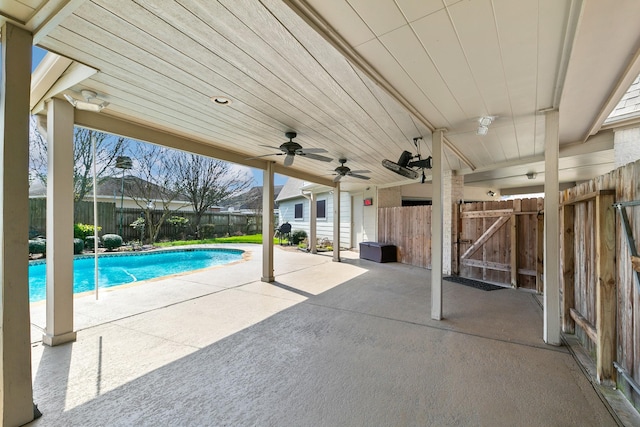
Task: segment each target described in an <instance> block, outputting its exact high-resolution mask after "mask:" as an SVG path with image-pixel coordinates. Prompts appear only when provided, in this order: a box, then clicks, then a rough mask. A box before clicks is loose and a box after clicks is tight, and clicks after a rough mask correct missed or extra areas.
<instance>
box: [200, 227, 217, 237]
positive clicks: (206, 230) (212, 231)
mask: <svg viewBox="0 0 640 427" xmlns="http://www.w3.org/2000/svg"><path fill="white" fill-rule="evenodd" d="M199 231H200V238H201V239H211V238H214V237H218V235H217V234H216V225H215V224H202V225H201V226H200V230H199Z"/></svg>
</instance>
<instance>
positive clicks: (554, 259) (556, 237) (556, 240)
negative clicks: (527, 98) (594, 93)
mask: <svg viewBox="0 0 640 427" xmlns="http://www.w3.org/2000/svg"><path fill="white" fill-rule="evenodd" d="M559 124H560V120H559V113H558V111H557V110H554V111H547V112H546V113H545V141H544V331H543V335H544V341H545V342H546V343H547V344H551V345H560V212H559V209H560V196H559V193H560V187H559V184H558V157H559V155H558V149H559V148H558V147H559Z"/></svg>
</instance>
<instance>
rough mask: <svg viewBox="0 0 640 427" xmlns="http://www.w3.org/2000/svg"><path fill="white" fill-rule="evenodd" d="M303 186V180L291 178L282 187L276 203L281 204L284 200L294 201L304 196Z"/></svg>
mask: <svg viewBox="0 0 640 427" xmlns="http://www.w3.org/2000/svg"><path fill="white" fill-rule="evenodd" d="M303 185H304V181H303V180H301V179H297V178H291V177H290V178H289V179H288V180H287V182H286V183H285V184H284V186H283V187H282V190H280V194H278V197H276V202H281V201H283V200H288V199H294V198H296V197H300V196H302V187H303Z"/></svg>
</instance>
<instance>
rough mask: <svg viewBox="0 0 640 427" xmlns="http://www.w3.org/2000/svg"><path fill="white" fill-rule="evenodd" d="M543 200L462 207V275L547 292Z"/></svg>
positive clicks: (460, 258) (460, 220)
mask: <svg viewBox="0 0 640 427" xmlns="http://www.w3.org/2000/svg"><path fill="white" fill-rule="evenodd" d="M543 209H544V199H542V198H538V199H521V200H520V199H516V200H503V201H490V202H477V203H463V204H461V205H460V212H459V226H458V229H459V237H458V240H457V242H458V245H457V253H458V257H457V258H458V265H459V270H457V271H458V272H459V275H460V276H462V277H467V278H470V279H478V280H483V281H487V282H492V283H499V284H504V285H509V286H512V287H522V288H527V289H538V290H540V291H542V280H541V277H542V276H541V275H542V258H543V255H542V249H543V246H542V238H543V217H542V211H543Z"/></svg>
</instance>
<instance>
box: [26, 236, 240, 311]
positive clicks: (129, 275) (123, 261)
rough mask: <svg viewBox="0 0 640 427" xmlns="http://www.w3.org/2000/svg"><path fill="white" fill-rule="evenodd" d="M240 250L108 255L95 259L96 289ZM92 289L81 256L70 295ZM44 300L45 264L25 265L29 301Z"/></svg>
mask: <svg viewBox="0 0 640 427" xmlns="http://www.w3.org/2000/svg"><path fill="white" fill-rule="evenodd" d="M243 253H244V251H243V250H240V249H214V248H211V249H176V250H163V251H157V252H144V253H128V254H109V255H101V256H99V257H98V284H99V287H100V288H109V287H112V286H118V285H124V284H126V283H132V282H137V281H140V280H147V279H153V278H156V277H162V276H168V275H171V274H176V273H184V272H186V271H191V270H198V269H201V268H207V267H213V266H216V265H222V264H227V263H229V262H233V261H238V260H240V259H242V254H243ZM94 288H95V278H94V257H93V256H81V257H76V258H75V259H74V261H73V293H74V294H76V293H80V292H86V291H92V290H93V289H94ZM45 298H46V261H31V263H30V265H29V301H30V302H35V301H41V300H44V299H45Z"/></svg>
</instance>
